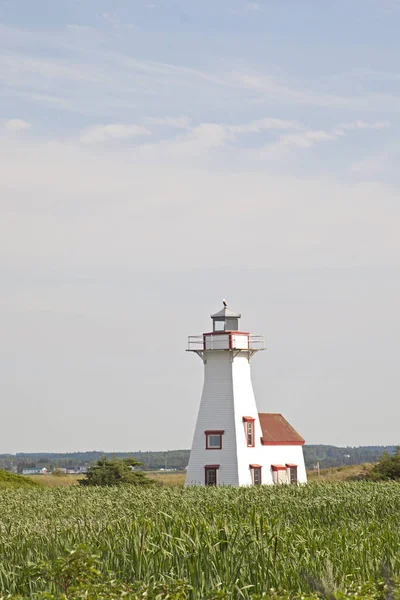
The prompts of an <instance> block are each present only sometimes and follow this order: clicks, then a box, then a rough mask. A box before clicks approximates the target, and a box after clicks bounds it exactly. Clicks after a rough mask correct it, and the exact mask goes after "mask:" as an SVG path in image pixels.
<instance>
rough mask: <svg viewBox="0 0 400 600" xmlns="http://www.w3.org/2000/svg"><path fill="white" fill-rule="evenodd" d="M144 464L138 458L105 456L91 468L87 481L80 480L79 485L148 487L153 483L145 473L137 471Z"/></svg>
mask: <svg viewBox="0 0 400 600" xmlns="http://www.w3.org/2000/svg"><path fill="white" fill-rule="evenodd" d="M141 464H142V463H140V462H138V461H137V460H136V458H124V459H122V458H112V459H108V458H106V457H105V456H103V457H102V458H100V459H99V460H98V461H96V463H95V464H94V465H93V466H91V467H90V468H89V470H88V472H87V473H86V478H85V479H80V480H79V485H86V486H87V485H92V486H93V485H96V486H110V485H121V484H123V483H130V484H133V485H148V484H151V483H153V482H152V481H151V480H150V479H148V477H147V476H146V474H145V473H143V471H140V470H135V467H139V466H140V465H141Z"/></svg>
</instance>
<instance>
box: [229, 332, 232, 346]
mask: <svg viewBox="0 0 400 600" xmlns="http://www.w3.org/2000/svg"><path fill="white" fill-rule="evenodd" d="M229 350H232V332H231V331H230V332H229Z"/></svg>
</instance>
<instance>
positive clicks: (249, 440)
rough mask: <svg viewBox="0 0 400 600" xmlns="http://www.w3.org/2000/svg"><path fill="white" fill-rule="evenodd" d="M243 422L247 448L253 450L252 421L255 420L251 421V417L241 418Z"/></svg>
mask: <svg viewBox="0 0 400 600" xmlns="http://www.w3.org/2000/svg"><path fill="white" fill-rule="evenodd" d="M243 421H244V429H245V433H246V441H247V446H248V447H249V448H254V446H255V443H254V421H255V419H253V417H243Z"/></svg>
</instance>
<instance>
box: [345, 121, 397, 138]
mask: <svg viewBox="0 0 400 600" xmlns="http://www.w3.org/2000/svg"><path fill="white" fill-rule="evenodd" d="M387 127H390V122H389V121H378V122H376V123H366V122H365V121H353V122H351V123H340V125H338V126H337V127H336V128H335V132H336V133H338V134H339V135H341V134H343V133H344V132H345V131H355V130H357V129H386V128H387Z"/></svg>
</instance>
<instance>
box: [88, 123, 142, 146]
mask: <svg viewBox="0 0 400 600" xmlns="http://www.w3.org/2000/svg"><path fill="white" fill-rule="evenodd" d="M147 135H151V131H149V130H148V129H146V128H145V127H140V126H139V125H124V124H118V123H114V124H110V125H94V126H93V127H89V128H88V129H86V130H85V131H83V132H82V134H81V136H80V141H81V142H82V143H84V144H93V143H101V142H106V141H108V140H122V139H128V138H133V137H139V136H147Z"/></svg>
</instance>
